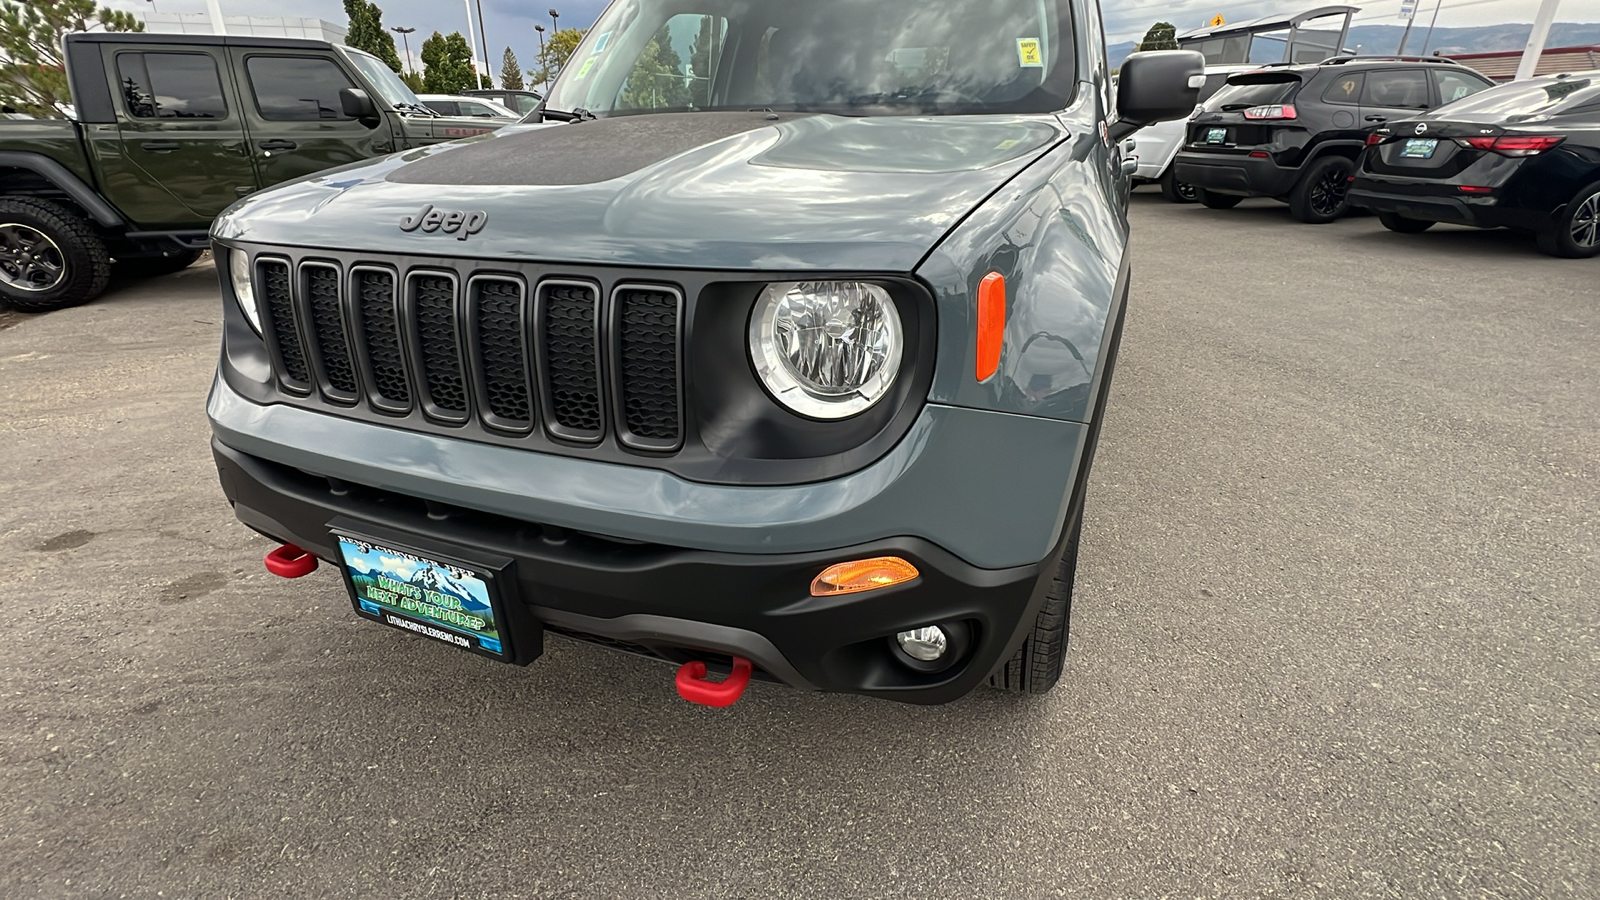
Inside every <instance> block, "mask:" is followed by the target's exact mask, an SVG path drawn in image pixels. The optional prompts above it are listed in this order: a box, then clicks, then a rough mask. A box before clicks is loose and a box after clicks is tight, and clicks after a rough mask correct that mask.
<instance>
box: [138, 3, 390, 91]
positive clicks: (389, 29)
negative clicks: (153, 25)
mask: <svg viewBox="0 0 1600 900" xmlns="http://www.w3.org/2000/svg"><path fill="white" fill-rule="evenodd" d="M151 2H152V3H153V2H155V0H151ZM389 30H390V31H392V32H394V33H395V34H398V35H400V40H402V41H405V44H406V64H405V65H404V66H402V67H401V68H403V69H406V70H407V71H409V72H413V73H415V72H416V68H415V67H414V66H412V65H411V32H413V31H416V29H415V28H401V27H400V26H399V25H394V26H391V27H390V28H389Z"/></svg>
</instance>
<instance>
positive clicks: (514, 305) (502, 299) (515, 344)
mask: <svg viewBox="0 0 1600 900" xmlns="http://www.w3.org/2000/svg"><path fill="white" fill-rule="evenodd" d="M471 296H472V300H473V316H472V322H473V337H474V338H475V339H476V340H477V342H478V357H477V365H478V368H477V371H478V372H479V373H480V374H481V375H482V377H481V378H480V379H479V383H480V384H481V385H482V388H481V389H482V395H481V396H480V398H479V399H480V400H481V402H482V406H483V408H484V421H485V422H487V423H489V424H490V425H493V426H495V427H497V428H506V429H511V430H517V431H524V430H527V429H529V428H532V427H533V396H532V394H533V392H532V385H531V384H530V383H529V379H528V340H527V333H528V332H527V328H526V327H525V324H524V319H523V315H522V285H521V284H520V283H518V282H515V281H501V280H499V279H492V278H486V279H480V280H477V281H474V282H472V289H471Z"/></svg>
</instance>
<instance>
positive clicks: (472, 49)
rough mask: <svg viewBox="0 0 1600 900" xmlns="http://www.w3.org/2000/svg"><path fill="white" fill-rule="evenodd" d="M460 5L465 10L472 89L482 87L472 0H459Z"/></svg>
mask: <svg viewBox="0 0 1600 900" xmlns="http://www.w3.org/2000/svg"><path fill="white" fill-rule="evenodd" d="M461 6H462V7H463V8H464V9H466V11H467V55H468V56H470V57H472V89H473V90H477V89H478V88H480V87H483V81H482V80H481V79H479V78H478V35H477V33H476V32H474V31H473V30H472V0H461Z"/></svg>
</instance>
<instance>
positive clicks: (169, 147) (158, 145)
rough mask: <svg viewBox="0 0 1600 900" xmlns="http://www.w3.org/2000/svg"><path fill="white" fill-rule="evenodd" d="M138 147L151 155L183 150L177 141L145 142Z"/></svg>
mask: <svg viewBox="0 0 1600 900" xmlns="http://www.w3.org/2000/svg"><path fill="white" fill-rule="evenodd" d="M139 146H140V148H142V149H145V150H149V151H150V152H151V153H171V152H172V151H174V150H182V149H183V145H182V144H180V143H178V142H177V141H145V142H144V143H142V144H140V145H139Z"/></svg>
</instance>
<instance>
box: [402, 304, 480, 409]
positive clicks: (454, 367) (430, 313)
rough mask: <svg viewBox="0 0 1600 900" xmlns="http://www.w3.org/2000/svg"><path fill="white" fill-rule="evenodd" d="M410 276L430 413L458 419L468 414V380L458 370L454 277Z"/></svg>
mask: <svg viewBox="0 0 1600 900" xmlns="http://www.w3.org/2000/svg"><path fill="white" fill-rule="evenodd" d="M413 277H414V280H413V282H412V285H413V290H414V291H415V304H416V309H415V314H416V317H417V318H416V321H417V348H418V349H419V350H420V351H421V353H422V381H423V388H424V391H425V392H426V393H425V396H426V399H427V400H428V402H429V403H430V404H431V405H432V407H433V408H432V409H430V410H429V412H432V413H434V414H435V415H437V416H439V417H441V418H446V419H461V418H463V417H465V416H466V413H467V383H466V377H465V375H464V374H463V372H462V370H461V336H460V333H459V328H458V323H457V321H456V283H455V280H454V279H451V278H449V277H446V276H443V275H417V276H413Z"/></svg>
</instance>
